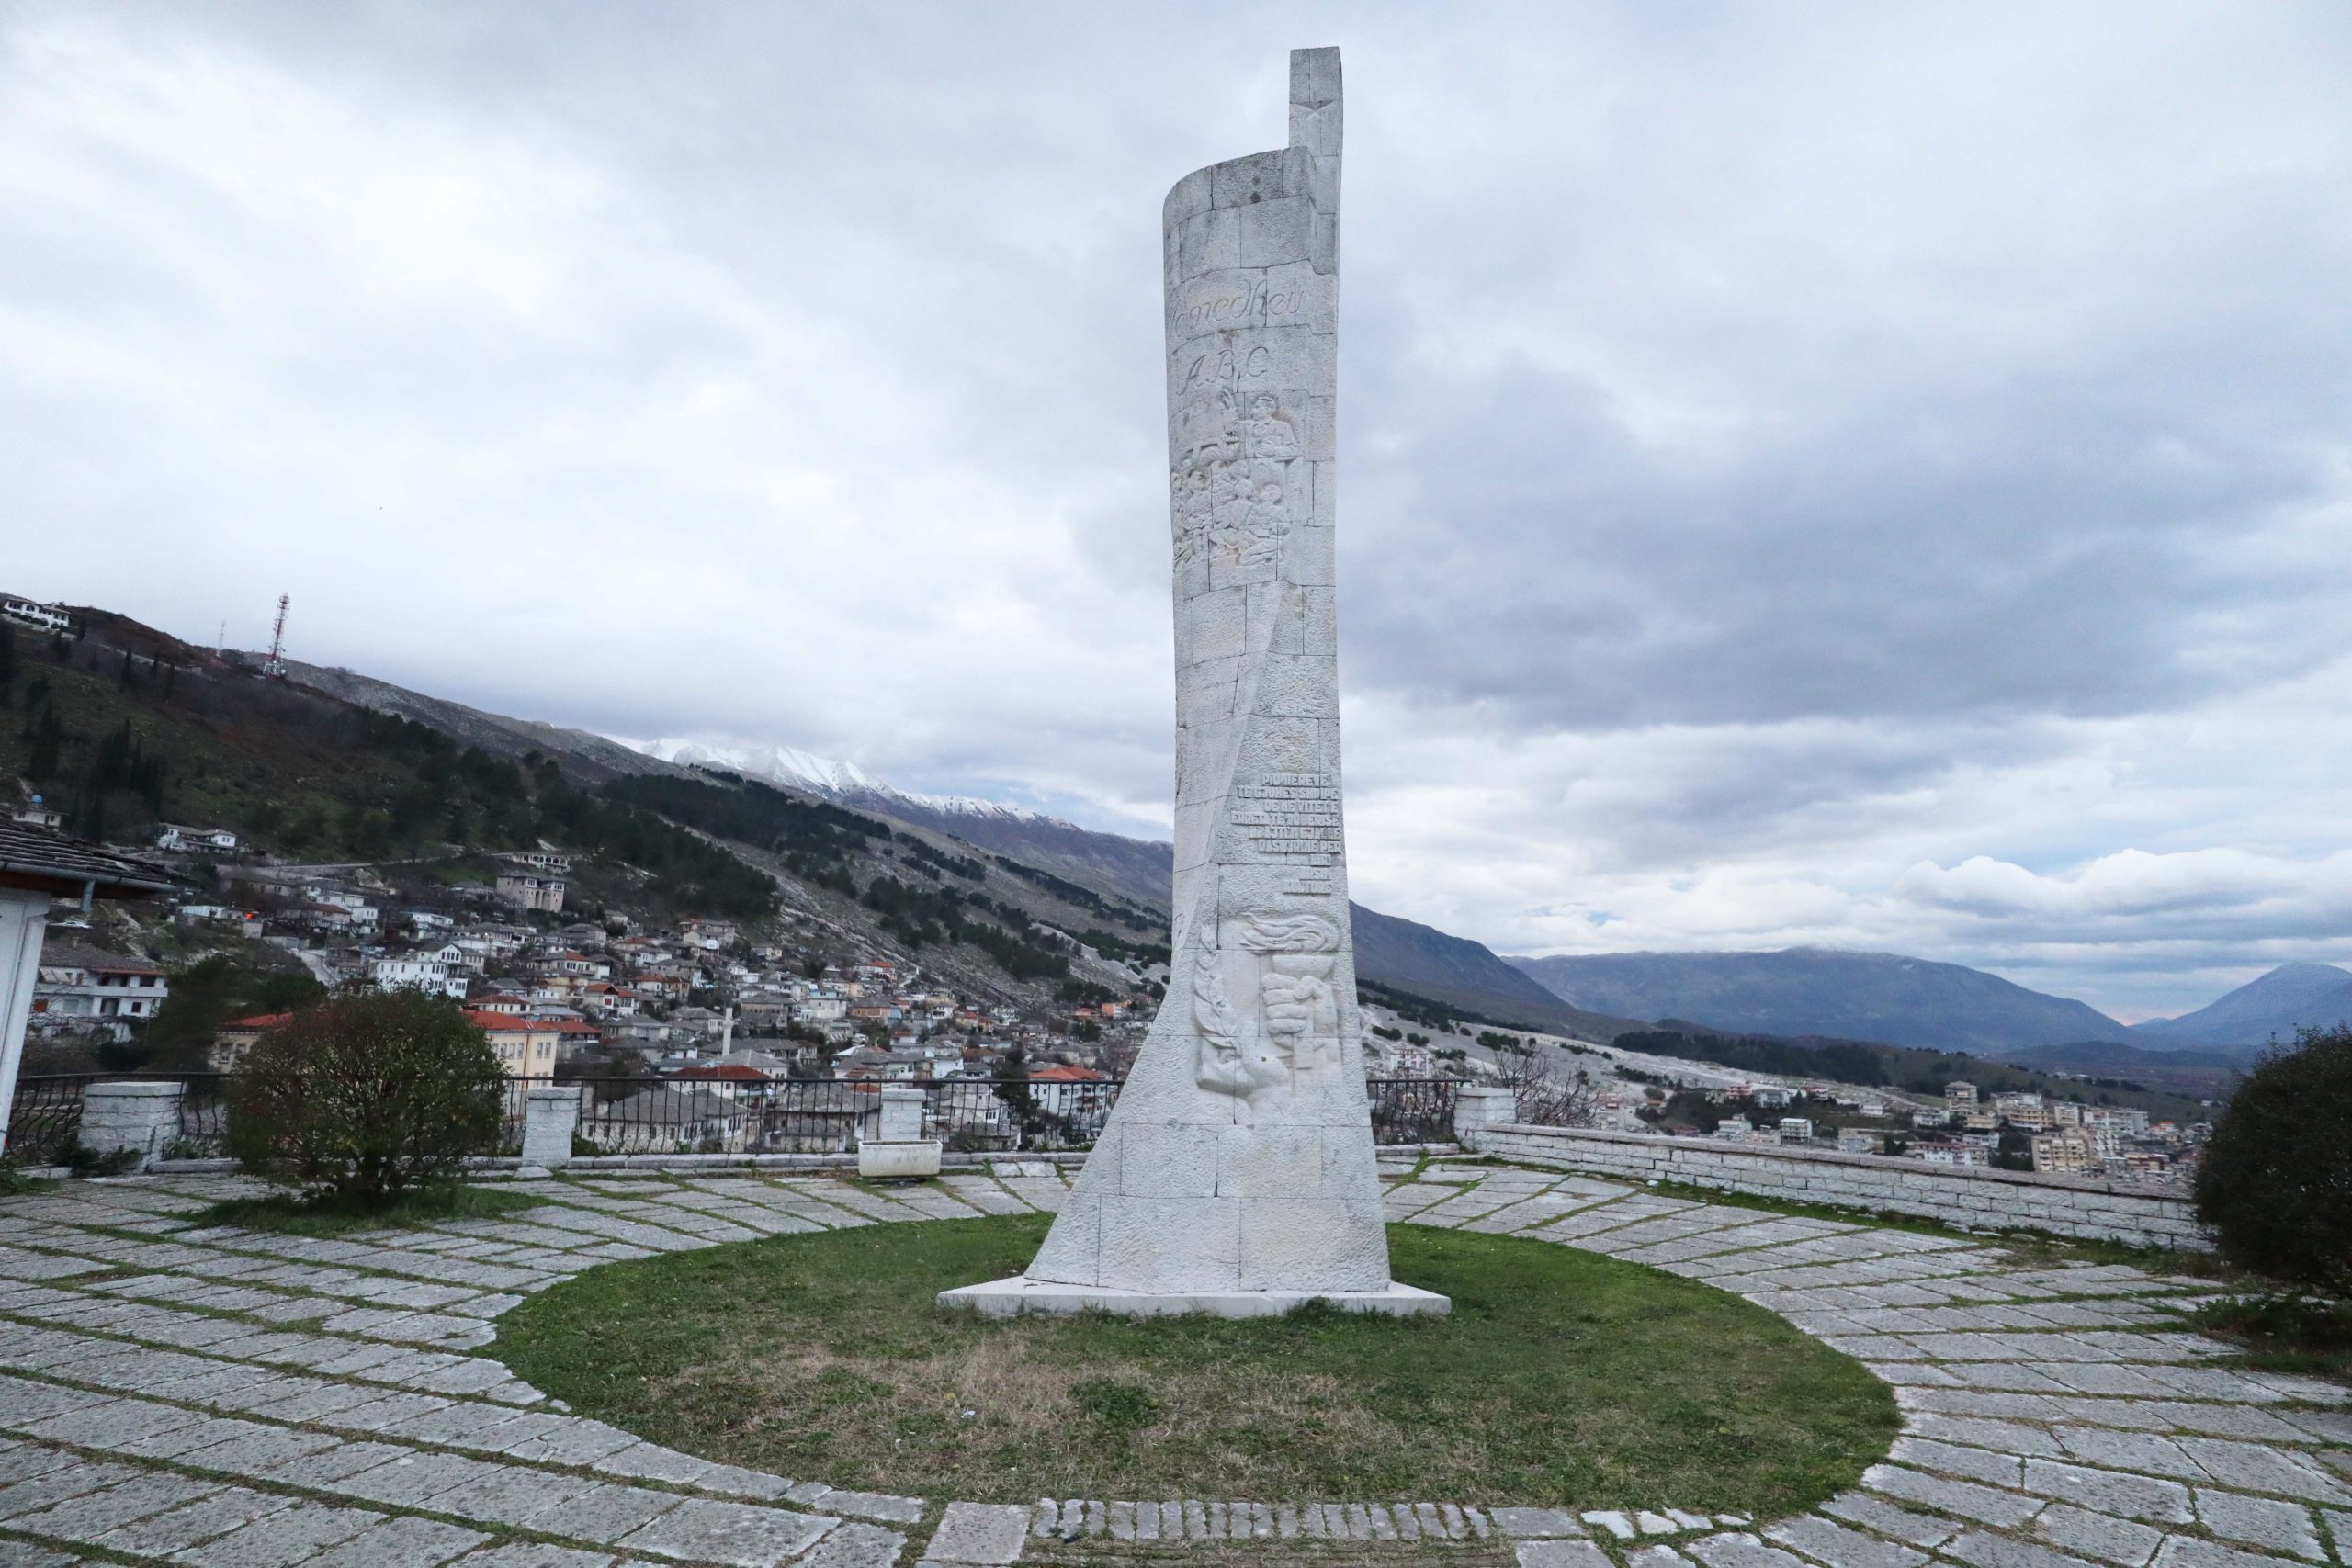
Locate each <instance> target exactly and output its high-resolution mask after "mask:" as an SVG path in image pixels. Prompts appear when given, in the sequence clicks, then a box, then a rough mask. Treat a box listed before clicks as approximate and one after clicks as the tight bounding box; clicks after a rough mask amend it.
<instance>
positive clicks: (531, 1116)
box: [523, 1083, 580, 1170]
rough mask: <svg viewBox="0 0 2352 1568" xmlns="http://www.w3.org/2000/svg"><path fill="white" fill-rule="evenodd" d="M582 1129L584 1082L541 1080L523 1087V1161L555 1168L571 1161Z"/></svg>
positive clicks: (547, 1168) (548, 1168)
mask: <svg viewBox="0 0 2352 1568" xmlns="http://www.w3.org/2000/svg"><path fill="white" fill-rule="evenodd" d="M579 1130H580V1086H579V1085H578V1084H561V1083H560V1084H541V1085H537V1086H535V1087H533V1088H530V1089H525V1090H524V1091H523V1163H524V1164H525V1165H526V1166H536V1167H537V1168H540V1169H542V1170H554V1169H557V1168H560V1167H562V1166H564V1165H567V1164H569V1163H570V1162H571V1136H572V1134H574V1133H576V1132H578V1131H579Z"/></svg>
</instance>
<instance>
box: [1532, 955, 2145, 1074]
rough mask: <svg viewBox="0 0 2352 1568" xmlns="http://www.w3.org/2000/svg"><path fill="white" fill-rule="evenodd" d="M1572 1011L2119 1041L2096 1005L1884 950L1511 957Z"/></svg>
mask: <svg viewBox="0 0 2352 1568" xmlns="http://www.w3.org/2000/svg"><path fill="white" fill-rule="evenodd" d="M1508 962H1509V963H1510V964H1512V965H1513V966H1514V967H1516V968H1518V969H1520V970H1521V972H1523V973H1525V974H1527V975H1529V976H1532V977H1533V978H1534V979H1535V980H1537V981H1539V982H1541V983H1542V984H1543V986H1544V987H1545V988H1546V989H1548V990H1549V991H1551V992H1552V993H1553V995H1555V996H1556V997H1558V998H1560V999H1561V1000H1562V1001H1565V1002H1567V1003H1568V1004H1570V1005H1571V1006H1574V1007H1580V1008H1589V1009H1591V1010H1593V1011H1595V1012H1603V1013H1614V1014H1619V1015H1622V1016H1631V1017H1634V1018H1679V1019H1692V1020H1696V1021H1700V1022H1702V1023H1705V1024H1708V1025H1710V1026H1712V1027H1713V1028H1716V1029H1722V1030H1729V1031H1735V1032H1744V1033H1753V1034H1777V1035H1826V1036H1830V1037H1833V1038H1837V1039H1844V1040H1873V1041H1879V1042H1882V1043H1886V1044H1890V1045H1908V1046H1915V1047H1918V1048H1922V1049H1926V1050H1937V1051H1967V1052H1970V1053H1973V1054H1983V1053H1985V1052H1988V1051H1996V1050H2004V1049H2007V1048H2010V1047H2014V1046H2021V1045H2044V1044H2059V1043H2065V1042H2069V1041H2076V1040H2099V1039H2105V1040H2113V1039H2120V1038H2121V1036H2122V1034H2123V1032H2124V1026H2123V1025H2122V1024H2120V1023H2118V1022H2116V1021H2115V1020H2113V1019H2111V1018H2109V1017H2108V1016H2107V1015H2106V1014H2105V1013H2102V1012H2100V1011H2098V1010H2097V1009H2095V1008H2091V1007H2087V1006H2086V1005H2084V1004H2083V1003H2081V1002H2077V1001H2070V1000H2068V999H2066V998H2064V997H2052V996H2045V995H2043V994H2042V993H2041V992H2040V991H2030V990H2028V989H2026V987H2023V986H2018V985H2013V984H2011V983H2010V982H2008V981H2007V980H2004V979H2002V978H2000V977H1999V976H1996V975H1987V974H1985V972H1984V971H1982V970H1978V969H1969V968H1965V967H1963V966H1962V965H1960V964H1934V963H1930V962H1928V960H1926V959H1924V958H1905V957H1903V956H1901V955H1900V954H1897V953H1847V952H1842V951H1839V950H1838V949H1834V948H1821V947H1792V948H1789V949H1787V950H1786V951H1784V952H1780V953H1595V954H1589V955H1584V956H1577V957H1558V958H1512V959H1510V960H1508Z"/></svg>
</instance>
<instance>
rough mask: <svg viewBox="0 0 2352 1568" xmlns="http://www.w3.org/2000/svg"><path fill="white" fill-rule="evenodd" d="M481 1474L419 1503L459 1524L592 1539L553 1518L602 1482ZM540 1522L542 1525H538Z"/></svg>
mask: <svg viewBox="0 0 2352 1568" xmlns="http://www.w3.org/2000/svg"><path fill="white" fill-rule="evenodd" d="M604 1484H605V1483H603V1482H598V1481H588V1480H585V1479H583V1478H582V1477H580V1476H576V1475H555V1474H550V1473H548V1472H546V1471H543V1470H531V1469H527V1468H526V1467H524V1466H522V1465H512V1466H509V1465H484V1466H481V1473H480V1474H477V1475H475V1476H474V1477H472V1478H471V1479H469V1480H468V1481H466V1482H463V1483H460V1484H458V1485H456V1486H452V1487H449V1488H448V1489H447V1490H445V1491H441V1492H435V1493H433V1494H431V1495H429V1496H427V1497H425V1498H424V1499H422V1500H421V1506H424V1507H427V1508H430V1509H432V1510H433V1511H434V1512H435V1513H436V1514H451V1515H454V1516H456V1517H458V1518H461V1519H480V1520H485V1521H487V1522H489V1523H492V1524H501V1525H527V1526H529V1527H531V1528H532V1529H545V1530H546V1531H548V1533H549V1534H551V1535H572V1534H580V1535H581V1537H582V1540H595V1539H597V1538H596V1537H594V1536H592V1535H587V1534H585V1533H584V1532H578V1531H574V1530H572V1529H570V1528H569V1521H568V1520H563V1521H561V1522H562V1523H563V1525H564V1527H565V1528H561V1529H558V1528H556V1524H557V1514H558V1510H560V1509H562V1508H564V1507H565V1506H567V1505H569V1504H571V1503H575V1502H578V1501H580V1500H582V1498H584V1497H586V1496H587V1495H588V1494H590V1493H591V1492H594V1491H596V1490H598V1489H599V1488H601V1487H603V1486H604ZM542 1518H546V1519H547V1520H548V1523H545V1524H542V1523H541V1522H540V1521H541V1519H542Z"/></svg>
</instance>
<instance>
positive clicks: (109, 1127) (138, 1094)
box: [80, 1082, 187, 1164]
mask: <svg viewBox="0 0 2352 1568" xmlns="http://www.w3.org/2000/svg"><path fill="white" fill-rule="evenodd" d="M186 1095H187V1086H186V1085H184V1084H180V1083H177V1082H173V1083H94V1084H92V1085H91V1086H90V1087H89V1088H87V1089H84V1090H83V1091H82V1131H81V1134H80V1137H81V1141H82V1145H83V1146H84V1147H85V1148H89V1149H95V1150H96V1151H97V1152H98V1153H99V1154H102V1155H111V1154H119V1153H122V1152H123V1151H125V1150H129V1151H130V1152H131V1153H134V1154H136V1155H138V1156H139V1158H140V1162H141V1164H145V1163H146V1162H148V1161H151V1160H153V1159H156V1158H158V1157H160V1156H162V1154H163V1152H164V1150H165V1149H166V1148H168V1147H170V1146H171V1145H172V1143H173V1141H174V1140H175V1139H176V1138H178V1137H179V1135H180V1101H181V1100H182V1099H183V1098H185V1097H186Z"/></svg>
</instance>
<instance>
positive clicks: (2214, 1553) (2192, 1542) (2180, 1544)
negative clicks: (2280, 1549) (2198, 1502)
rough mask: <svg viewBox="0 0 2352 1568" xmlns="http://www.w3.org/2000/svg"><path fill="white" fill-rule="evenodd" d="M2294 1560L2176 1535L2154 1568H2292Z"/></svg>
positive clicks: (2157, 1558)
mask: <svg viewBox="0 0 2352 1568" xmlns="http://www.w3.org/2000/svg"><path fill="white" fill-rule="evenodd" d="M2292 1562H2293V1559H2291V1558H2286V1557H2272V1556H2270V1555H2269V1554H2267V1552H2254V1551H2240V1550H2239V1549H2238V1548H2236V1547H2233V1546H2222V1545H2220V1544H2219V1543H2217V1542H2214V1541H2210V1540H2199V1539H2198V1538H2197V1537H2195V1536H2189V1535H2177V1536H2174V1537H2173V1538H2172V1539H2171V1540H2167V1541H2165V1544H2164V1548H2163V1550H2161V1551H2158V1552H2157V1553H2156V1561H2155V1564H2154V1568H2291V1564H2292Z"/></svg>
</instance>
